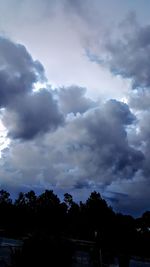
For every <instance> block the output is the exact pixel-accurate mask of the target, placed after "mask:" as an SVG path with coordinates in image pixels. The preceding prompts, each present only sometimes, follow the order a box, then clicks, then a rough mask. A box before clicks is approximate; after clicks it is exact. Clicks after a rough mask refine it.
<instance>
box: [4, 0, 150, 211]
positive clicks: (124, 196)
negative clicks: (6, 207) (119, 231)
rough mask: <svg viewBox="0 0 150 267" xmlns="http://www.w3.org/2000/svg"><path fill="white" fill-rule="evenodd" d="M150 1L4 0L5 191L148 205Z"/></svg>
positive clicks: (122, 206)
mask: <svg viewBox="0 0 150 267" xmlns="http://www.w3.org/2000/svg"><path fill="white" fill-rule="evenodd" d="M149 9H150V1H148V0H143V1H141V0H126V1H124V0H93V1H90V0H21V1H20V0H5V1H3V0H0V187H1V188H4V189H6V190H8V191H10V192H11V193H12V195H16V194H17V193H18V192H20V191H23V192H26V191H29V190H31V189H33V190H35V191H36V192H37V193H40V192H42V191H43V190H45V189H52V190H54V192H55V193H57V194H58V196H60V197H62V196H63V194H64V193H66V192H68V193H70V194H72V195H73V197H74V199H75V200H76V201H78V200H83V201H84V200H86V199H87V197H88V196H89V194H90V192H91V191H94V190H96V191H98V192H100V193H101V195H102V196H103V197H104V198H105V199H106V200H107V201H108V203H109V204H110V205H111V206H112V207H113V208H114V210H116V211H118V212H123V213H125V214H132V215H134V216H139V215H141V214H142V213H143V212H144V211H145V210H149V209H150V206H149V203H150V128H149V124H150V60H149V58H150V18H149Z"/></svg>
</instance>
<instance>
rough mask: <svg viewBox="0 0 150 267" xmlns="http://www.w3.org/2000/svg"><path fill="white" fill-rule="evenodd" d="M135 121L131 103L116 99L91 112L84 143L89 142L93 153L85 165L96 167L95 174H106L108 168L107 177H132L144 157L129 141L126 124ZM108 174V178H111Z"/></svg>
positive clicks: (87, 119) (85, 120)
mask: <svg viewBox="0 0 150 267" xmlns="http://www.w3.org/2000/svg"><path fill="white" fill-rule="evenodd" d="M133 121H134V116H133V114H132V113H131V112H130V110H129V108H128V106H127V105H126V104H124V103H121V102H118V101H115V100H111V101H108V102H107V103H106V104H105V105H104V106H103V108H102V109H96V110H95V111H93V112H91V113H90V114H89V115H88V116H87V117H86V118H85V119H84V120H83V122H82V123H83V125H84V128H85V129H86V130H87V132H86V134H85V136H84V137H83V143H82V146H83V147H84V146H85V147H86V146H87V147H88V149H89V150H90V153H91V155H92V158H90V161H89V162H86V166H87V167H86V166H85V167H86V168H87V169H88V168H91V169H92V168H93V173H94V170H95V171H96V173H95V174H96V176H98V175H99V174H100V173H101V171H102V170H103V174H104V172H105V175H106V176H108V177H109V175H114V176H116V177H117V176H119V177H126V178H129V179H130V178H132V176H133V175H134V173H135V172H136V171H137V170H138V169H139V168H140V167H141V166H142V162H143V159H144V157H143V154H142V153H141V152H140V151H138V150H135V149H133V148H132V147H130V146H129V144H128V138H127V132H126V126H127V125H130V124H132V123H133ZM104 170H105V171H104ZM89 172H90V170H89ZM108 177H107V178H106V179H105V181H106V182H107V179H108V180H109V179H111V178H110V177H109V178H108ZM100 179H101V178H100ZM109 181H110V180H109ZM103 182H104V181H103Z"/></svg>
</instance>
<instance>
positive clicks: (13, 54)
mask: <svg viewBox="0 0 150 267" xmlns="http://www.w3.org/2000/svg"><path fill="white" fill-rule="evenodd" d="M43 79H45V77H44V68H43V66H42V65H41V63H40V62H38V61H34V60H33V59H32V57H31V56H30V54H29V53H28V52H27V50H26V48H25V47H24V46H23V45H20V44H15V43H13V42H12V41H10V40H8V39H6V38H3V37H0V106H1V107H5V106H7V105H8V104H9V103H10V102H11V101H12V99H13V98H14V97H16V95H17V96H18V95H22V94H25V93H27V92H29V91H31V90H32V86H33V84H34V83H35V82H37V81H41V80H43Z"/></svg>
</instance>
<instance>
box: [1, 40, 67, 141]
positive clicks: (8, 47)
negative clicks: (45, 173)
mask: <svg viewBox="0 0 150 267" xmlns="http://www.w3.org/2000/svg"><path fill="white" fill-rule="evenodd" d="M0 62H1V66H0V107H1V108H4V110H3V111H2V121H3V123H4V125H5V126H6V128H7V130H8V135H9V136H11V137H12V138H21V139H31V138H33V137H34V136H36V135H37V134H39V133H44V132H46V131H48V130H55V129H56V128H57V126H59V125H61V124H62V123H63V115H62V114H61V112H60V111H59V109H58V106H57V102H56V100H54V98H53V93H52V92H51V91H50V90H48V89H42V90H41V91H39V92H34V91H33V89H34V84H35V83H36V82H43V81H45V80H46V78H45V74H44V67H43V66H42V64H41V63H40V62H39V61H34V60H33V59H32V57H31V55H30V54H29V53H28V52H27V50H26V48H25V47H24V46H23V45H20V44H15V43H14V42H12V41H11V40H9V39H6V38H3V37H1V38H0Z"/></svg>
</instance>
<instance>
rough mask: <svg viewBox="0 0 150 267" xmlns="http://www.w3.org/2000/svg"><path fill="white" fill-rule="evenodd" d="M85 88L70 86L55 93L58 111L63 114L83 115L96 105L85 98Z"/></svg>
mask: <svg viewBox="0 0 150 267" xmlns="http://www.w3.org/2000/svg"><path fill="white" fill-rule="evenodd" d="M85 93H86V88H83V87H78V86H70V87H67V88H66V87H64V88H60V89H59V90H57V91H56V94H57V95H58V99H59V105H60V109H61V110H62V111H63V113H65V114H68V113H74V114H76V113H78V112H79V113H84V112H86V111H87V110H88V109H91V108H93V107H95V106H96V105H97V103H96V102H94V101H92V100H91V99H90V98H87V97H86V96H85Z"/></svg>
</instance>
